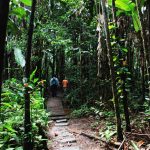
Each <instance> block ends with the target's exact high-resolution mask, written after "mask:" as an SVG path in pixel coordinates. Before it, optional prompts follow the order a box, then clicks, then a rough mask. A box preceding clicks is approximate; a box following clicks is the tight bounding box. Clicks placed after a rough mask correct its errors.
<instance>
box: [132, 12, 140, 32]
mask: <svg viewBox="0 0 150 150" xmlns="http://www.w3.org/2000/svg"><path fill="white" fill-rule="evenodd" d="M132 19H133V24H134V29H135V31H136V32H138V31H139V30H141V25H140V20H139V17H138V14H137V11H134V12H132Z"/></svg>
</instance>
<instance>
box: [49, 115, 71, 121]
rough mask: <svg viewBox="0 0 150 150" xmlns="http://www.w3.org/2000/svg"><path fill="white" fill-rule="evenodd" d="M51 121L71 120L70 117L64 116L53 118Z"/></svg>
mask: <svg viewBox="0 0 150 150" xmlns="http://www.w3.org/2000/svg"><path fill="white" fill-rule="evenodd" d="M50 119H51V120H54V121H55V120H61V119H69V117H68V116H64V115H63V116H51V117H50Z"/></svg>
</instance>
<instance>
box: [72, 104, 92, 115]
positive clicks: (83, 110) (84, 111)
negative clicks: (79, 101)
mask: <svg viewBox="0 0 150 150" xmlns="http://www.w3.org/2000/svg"><path fill="white" fill-rule="evenodd" d="M89 114H91V111H90V108H89V107H88V106H87V105H86V104H85V105H82V106H81V107H80V108H79V109H76V110H74V111H73V112H72V113H71V117H73V118H80V117H83V116H88V115H89Z"/></svg>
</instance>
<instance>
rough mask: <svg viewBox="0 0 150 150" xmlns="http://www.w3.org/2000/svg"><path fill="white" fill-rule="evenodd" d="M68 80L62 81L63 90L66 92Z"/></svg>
mask: <svg viewBox="0 0 150 150" xmlns="http://www.w3.org/2000/svg"><path fill="white" fill-rule="evenodd" d="M68 83H69V82H68V80H67V79H64V80H63V81H62V87H63V90H64V92H66V89H67V88H68Z"/></svg>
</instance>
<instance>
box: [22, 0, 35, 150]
mask: <svg viewBox="0 0 150 150" xmlns="http://www.w3.org/2000/svg"><path fill="white" fill-rule="evenodd" d="M35 6H36V0H32V8H31V16H30V25H29V31H28V41H27V53H26V68H25V76H26V79H27V82H29V77H30V67H31V66H30V61H31V48H32V35H33V28H34V13H35ZM24 128H25V131H24V133H25V137H24V147H23V149H24V150H31V149H32V144H31V120H30V94H29V89H28V87H25V119H24Z"/></svg>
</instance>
